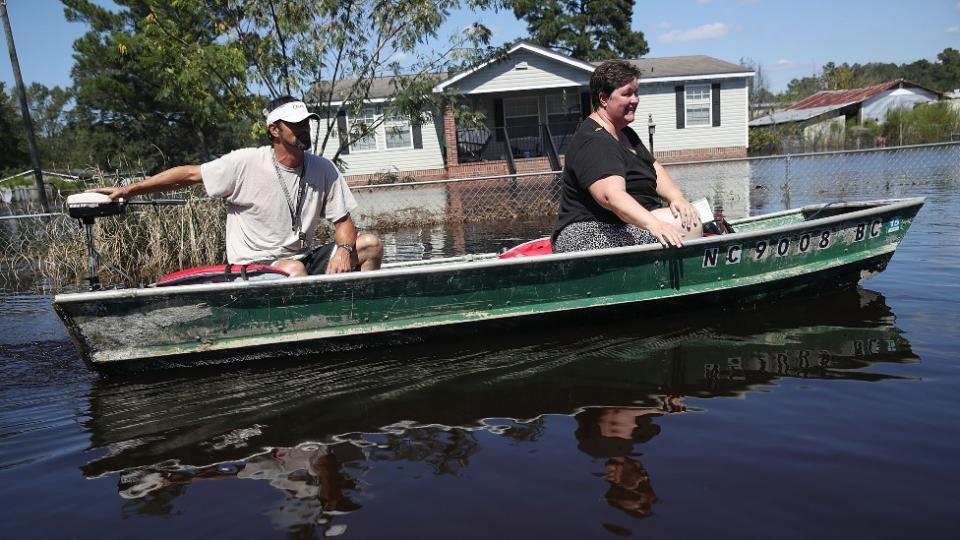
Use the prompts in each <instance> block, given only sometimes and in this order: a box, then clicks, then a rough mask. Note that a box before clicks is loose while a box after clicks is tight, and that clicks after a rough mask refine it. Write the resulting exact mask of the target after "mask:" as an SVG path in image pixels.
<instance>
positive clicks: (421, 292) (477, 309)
mask: <svg viewBox="0 0 960 540" xmlns="http://www.w3.org/2000/svg"><path fill="white" fill-rule="evenodd" d="M922 204H923V200H922V199H907V200H898V201H877V202H868V203H857V204H854V205H835V206H832V207H826V208H825V207H822V206H815V207H808V208H805V209H800V210H796V211H790V212H780V213H776V214H771V215H768V216H760V217H757V218H750V219H746V220H740V221H738V222H734V227H736V230H737V231H738V232H737V233H736V234H731V235H723V236H717V237H710V238H705V239H699V240H695V241H691V242H690V243H688V244H687V245H685V246H684V247H682V248H671V249H665V248H661V247H659V246H637V247H629V248H617V249H611V250H602V251H593V252H581V253H574V254H559V255H548V256H539V257H520V258H514V259H508V260H500V259H497V258H495V257H479V258H475V259H472V260H471V258H459V259H449V260H439V261H436V262H433V261H426V262H418V263H409V264H400V265H393V266H390V267H387V268H385V269H383V270H379V271H376V272H369V273H357V274H347V275H337V276H312V277H308V278H294V279H284V280H278V281H268V282H246V283H234V284H229V283H225V284H213V285H192V286H182V287H170V288H154V289H129V290H116V291H102V292H91V293H79V294H67V295H58V296H57V297H56V299H55V308H56V310H57V312H58V313H59V314H60V316H61V317H62V318H63V320H64V322H65V324H66V325H67V328H68V329H69V330H70V333H71V335H72V336H73V338H74V340H75V341H76V343H77V346H78V348H79V350H80V352H81V355H82V356H83V357H84V359H85V361H87V362H88V364H90V365H91V366H94V367H100V366H110V365H117V364H120V363H127V362H131V361H135V362H136V363H137V364H141V365H142V364H150V363H152V362H154V361H157V360H167V361H173V362H174V363H175V364H176V365H191V364H193V363H203V362H206V361H209V360H211V359H213V360H222V359H231V358H237V357H242V358H249V357H262V356H281V355H286V354H296V353H297V352H298V351H302V350H304V349H309V350H318V349H319V350H324V349H326V350H336V349H339V348H342V347H352V346H356V345H366V344H373V343H381V342H387V343H390V342H397V341H398V340H399V341H401V342H402V341H404V340H405V339H413V340H414V341H416V340H417V339H419V338H417V337H414V338H410V337H409V336H408V337H407V338H404V337H403V336H404V335H407V334H409V335H410V336H421V337H422V336H424V335H429V334H430V333H433V332H435V331H436V329H438V328H446V329H450V328H453V327H456V328H457V329H458V330H462V329H463V328H464V327H473V326H476V325H480V326H490V325H496V326H497V327H501V326H512V325H515V324H517V323H519V322H543V321H544V320H552V319H560V320H563V321H564V322H570V323H574V324H575V323H576V321H584V320H586V318H592V317H593V316H594V315H608V314H616V313H622V312H624V311H628V312H632V313H649V312H651V311H654V312H656V311H660V310H669V309H674V308H681V307H684V306H690V305H694V306H708V305H711V304H722V305H734V304H743V303H755V302H758V301H764V300H765V299H767V298H770V297H772V296H776V295H783V294H794V293H809V292H811V291H812V292H818V291H822V290H832V289H836V288H840V287H845V286H851V285H855V284H857V283H859V282H861V281H862V280H864V279H867V278H868V277H870V276H871V275H874V274H876V273H877V272H880V271H882V270H883V269H884V267H885V266H886V264H887V262H888V261H889V260H890V258H891V257H892V255H893V253H894V251H895V249H896V247H897V246H898V245H899V243H900V241H901V240H902V239H903V236H904V235H905V234H906V231H907V229H908V228H909V225H910V223H911V221H912V220H913V218H914V217H915V216H916V214H917V212H918V211H919V209H920V207H921V206H922ZM811 217H813V218H814V219H810V218H811ZM398 336H399V337H398Z"/></svg>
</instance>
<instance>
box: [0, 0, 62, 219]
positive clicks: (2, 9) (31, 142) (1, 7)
mask: <svg viewBox="0 0 960 540" xmlns="http://www.w3.org/2000/svg"><path fill="white" fill-rule="evenodd" d="M0 19H3V32H4V33H5V34H6V35H7V49H9V50H10V67H11V68H13V78H14V80H15V81H16V83H17V91H18V93H19V94H20V112H21V114H23V125H24V126H26V128H27V145H28V146H29V147H30V161H31V162H32V164H33V177H34V179H35V180H36V182H37V189H38V190H40V206H41V207H42V208H43V211H44V212H49V211H50V206H49V205H48V204H47V190H46V189H45V188H44V187H43V172H41V170H40V152H38V151H37V140H36V139H35V138H34V136H33V120H31V118H30V108H29V107H28V106H27V90H26V88H24V87H23V77H22V76H21V75H20V62H19V61H18V60H17V47H16V45H14V43H13V30H11V29H10V17H8V16H7V0H0Z"/></svg>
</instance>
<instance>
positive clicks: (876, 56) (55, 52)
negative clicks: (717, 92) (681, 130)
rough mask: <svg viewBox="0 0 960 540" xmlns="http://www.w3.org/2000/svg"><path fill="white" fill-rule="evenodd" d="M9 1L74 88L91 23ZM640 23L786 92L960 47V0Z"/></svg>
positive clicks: (650, 10) (18, 21)
mask: <svg viewBox="0 0 960 540" xmlns="http://www.w3.org/2000/svg"><path fill="white" fill-rule="evenodd" d="M0 1H2V0H0ZM6 2H7V10H8V13H9V16H10V24H11V27H12V29H13V35H14V41H15V43H16V47H17V55H18V57H19V60H20V70H21V73H22V75H23V79H24V81H25V83H26V84H28V85H29V84H30V83H31V82H39V83H42V84H44V85H46V86H70V85H71V79H70V68H71V67H72V65H73V42H74V40H76V39H77V38H79V37H80V36H81V35H82V34H83V33H84V31H85V29H86V28H85V26H84V25H83V24H81V23H69V22H67V21H66V19H65V18H64V16H63V7H62V5H61V4H60V2H59V1H58V0H6ZM478 18H482V20H483V22H484V24H486V25H487V26H488V27H490V28H491V30H492V31H493V44H495V45H500V44H503V43H506V42H509V41H512V40H515V39H518V38H523V37H525V36H526V35H527V31H526V25H525V24H524V23H523V22H522V21H518V20H517V19H516V18H515V17H514V15H513V13H512V12H509V11H507V12H499V13H470V12H465V11H461V12H457V13H455V14H454V15H453V17H452V18H451V20H450V21H449V22H448V24H447V25H445V27H444V28H443V29H442V30H441V34H446V32H447V31H448V30H453V29H456V28H464V27H466V26H467V25H469V23H471V22H473V21H474V20H477V19H478ZM632 27H633V29H634V30H640V31H642V32H643V33H644V35H645V36H646V39H647V42H648V43H649V45H650V52H649V53H648V54H647V55H646V56H647V57H648V58H656V57H666V56H682V55H692V54H705V55H708V56H712V57H714V58H719V59H721V60H726V61H728V62H733V63H739V62H740V61H741V59H749V60H751V61H752V62H753V63H755V64H759V65H760V66H761V67H762V69H763V72H764V76H765V77H766V79H767V84H768V86H769V87H770V89H771V90H772V91H774V92H780V91H782V90H784V89H786V87H787V84H788V83H789V82H790V80H792V79H795V78H801V77H805V76H809V75H813V74H816V73H819V71H820V68H821V66H822V65H823V64H825V63H826V62H831V61H832V62H834V63H836V64H841V63H843V62H847V63H851V64H852V63H861V64H863V63H867V62H893V63H896V64H902V63H909V62H914V61H916V60H920V59H922V58H925V59H927V60H930V61H935V60H936V56H937V53H939V52H940V51H942V50H943V49H945V48H947V47H953V48H956V49H960V0H894V1H890V0H830V1H827V0H802V1H788V0H637V1H636V3H635V7H634V14H633V21H632ZM4 44H6V43H5V40H4ZM0 80H2V81H3V82H4V83H5V84H6V87H7V89H8V91H9V89H10V88H12V86H13V72H12V70H11V67H10V58H9V55H8V54H6V53H0Z"/></svg>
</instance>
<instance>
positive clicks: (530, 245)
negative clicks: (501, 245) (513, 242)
mask: <svg viewBox="0 0 960 540" xmlns="http://www.w3.org/2000/svg"><path fill="white" fill-rule="evenodd" d="M551 253H553V244H552V243H551V242H550V238H549V237H547V238H538V239H536V240H530V241H529V242H524V243H522V244H520V245H519V246H514V247H512V248H510V249H508V250H506V251H504V252H503V253H501V254H500V258H501V259H510V258H513V257H532V256H535V255H550V254H551Z"/></svg>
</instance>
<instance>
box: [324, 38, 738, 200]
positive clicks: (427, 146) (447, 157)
mask: <svg viewBox="0 0 960 540" xmlns="http://www.w3.org/2000/svg"><path fill="white" fill-rule="evenodd" d="M629 61H630V62H631V63H632V64H633V65H635V66H636V67H637V68H638V69H639V70H640V71H641V74H642V75H641V79H640V105H639V108H638V109H637V113H636V120H635V122H634V124H633V128H634V129H635V130H636V131H637V133H639V134H640V135H641V137H642V139H643V142H644V143H645V144H648V141H649V135H648V133H649V130H650V125H649V124H650V122H651V120H652V123H654V124H655V125H656V128H655V136H654V150H655V154H656V155H657V157H658V158H661V159H664V160H673V161H676V160H691V159H708V158H717V157H740V156H745V155H746V152H747V145H748V143H749V137H748V129H747V121H748V118H747V111H748V100H749V95H748V81H749V78H750V77H752V76H753V72H752V71H750V70H749V68H745V67H743V66H740V65H737V64H732V63H729V62H724V61H722V60H718V59H716V58H711V57H709V56H680V57H672V58H643V59H636V60H629ZM597 65H598V63H597V62H586V61H583V60H578V59H576V58H571V57H569V56H566V55H563V54H560V53H557V52H555V51H553V50H550V49H546V48H544V47H539V46H536V45H532V44H530V43H525V42H521V43H518V44H516V45H514V46H513V47H512V48H511V49H510V50H509V51H508V53H507V54H506V56H505V57H504V58H502V59H500V60H495V61H491V62H488V63H486V64H483V65H481V66H478V67H477V68H475V69H472V70H468V71H464V72H461V73H457V74H453V75H452V76H450V77H449V78H445V79H443V80H441V81H440V82H438V83H437V85H436V86H435V87H434V92H443V91H445V90H447V89H455V90H456V91H457V92H458V93H459V94H460V95H461V96H462V100H461V101H462V102H464V103H467V104H468V106H469V107H471V108H472V109H473V110H475V111H478V112H482V113H484V116H485V118H486V124H485V125H484V126H479V127H477V126H471V127H467V126H459V125H457V122H456V120H455V118H454V115H453V111H452V110H446V111H431V116H432V121H431V122H428V123H426V124H423V125H421V126H411V125H410V123H409V122H408V121H406V120H404V119H402V118H395V119H390V121H389V122H387V123H385V125H384V126H382V127H381V128H380V129H378V130H377V133H375V134H372V135H370V136H368V137H364V138H362V139H360V140H357V141H354V142H352V143H351V144H350V146H349V147H348V149H347V151H345V152H343V153H342V154H341V158H342V160H343V162H344V164H345V166H346V174H347V175H349V176H350V177H351V178H350V180H351V181H356V182H363V181H364V180H365V179H369V178H372V177H373V176H375V175H377V174H378V173H379V174H382V173H383V172H392V174H395V175H397V176H407V175H409V176H413V177H416V178H456V177H466V176H476V175H495V174H507V173H512V172H523V171H545V170H550V169H552V168H555V167H558V166H560V165H562V161H563V155H564V153H565V152H566V145H567V143H568V141H569V139H570V136H571V135H572V134H573V132H574V131H575V130H576V127H577V125H578V124H579V123H580V121H581V120H582V119H583V118H584V117H585V116H587V115H588V114H590V97H589V93H588V90H589V84H590V75H591V74H592V73H593V70H594V69H596V67H597ZM390 89H391V85H390V81H389V80H375V81H374V84H373V85H372V87H371V90H370V95H369V104H370V106H369V107H368V108H367V112H365V114H364V117H363V118H350V117H349V116H348V115H345V116H342V117H340V118H338V129H337V130H336V132H335V133H331V134H330V136H331V138H332V141H331V142H332V143H333V144H329V145H328V146H327V153H329V154H332V153H333V151H334V150H331V148H332V149H335V148H337V146H338V139H337V137H338V135H339V134H340V133H345V132H347V131H349V128H350V126H351V124H352V123H353V122H369V121H370V120H372V119H374V118H376V117H377V115H382V114H383V113H382V111H383V104H384V102H385V100H386V99H388V96H389V95H390ZM338 104H339V102H334V103H333V105H335V106H336V105H338ZM316 135H317V136H318V137H324V136H326V135H327V133H326V132H325V131H323V130H322V127H321V130H320V131H319V132H318V133H316Z"/></svg>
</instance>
